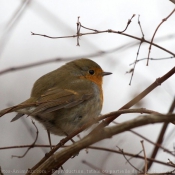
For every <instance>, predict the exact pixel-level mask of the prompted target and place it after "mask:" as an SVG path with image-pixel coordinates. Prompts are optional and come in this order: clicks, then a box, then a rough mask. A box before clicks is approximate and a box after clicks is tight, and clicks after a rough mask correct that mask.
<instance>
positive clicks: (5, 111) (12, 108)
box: [0, 106, 17, 117]
mask: <svg viewBox="0 0 175 175" xmlns="http://www.w3.org/2000/svg"><path fill="white" fill-rule="evenodd" d="M16 108H17V106H12V107H9V108H6V109H3V110H1V111H0V117H2V116H3V115H5V114H8V113H10V112H14V111H15V110H16Z"/></svg>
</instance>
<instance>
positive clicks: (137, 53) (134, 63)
mask: <svg viewBox="0 0 175 175" xmlns="http://www.w3.org/2000/svg"><path fill="white" fill-rule="evenodd" d="M143 40H144V38H143ZM143 40H141V41H140V44H139V47H138V50H137V54H136V59H135V63H134V67H133V69H132V73H131V79H130V82H129V85H131V81H132V78H133V75H134V71H135V67H136V63H137V58H138V56H139V51H140V47H141V45H142V43H143Z"/></svg>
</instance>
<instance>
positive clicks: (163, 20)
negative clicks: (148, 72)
mask: <svg viewBox="0 0 175 175" xmlns="http://www.w3.org/2000/svg"><path fill="white" fill-rule="evenodd" d="M174 12H175V9H173V11H172V12H171V13H170V14H169V15H168V16H167V17H166V18H164V19H162V22H161V23H160V24H159V25H158V26H157V28H156V30H155V32H154V34H153V36H152V39H151V43H150V46H149V51H148V59H147V64H146V65H147V66H148V62H149V57H150V53H151V47H152V42H153V40H154V37H155V35H156V32H157V31H158V29H159V27H160V26H161V25H162V24H163V23H164V22H165V21H166V20H167V19H168V18H169V17H170V16H171V15H172V14H173V13H174Z"/></svg>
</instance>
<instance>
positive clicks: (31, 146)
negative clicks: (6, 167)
mask: <svg viewBox="0 0 175 175" xmlns="http://www.w3.org/2000/svg"><path fill="white" fill-rule="evenodd" d="M32 124H33V125H34V126H35V128H36V138H35V140H34V142H33V143H32V144H31V145H30V147H29V148H28V149H27V150H26V152H25V153H24V154H23V155H22V156H16V155H12V158H13V157H17V158H23V157H24V156H25V155H26V154H27V153H28V152H29V150H30V149H31V148H33V146H34V145H35V143H36V141H37V139H38V133H39V132H38V128H37V126H36V125H35V122H34V121H33V120H32Z"/></svg>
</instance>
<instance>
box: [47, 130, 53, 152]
mask: <svg viewBox="0 0 175 175" xmlns="http://www.w3.org/2000/svg"><path fill="white" fill-rule="evenodd" d="M47 135H48V138H49V144H50V150H52V143H51V138H50V131H49V130H47Z"/></svg>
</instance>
